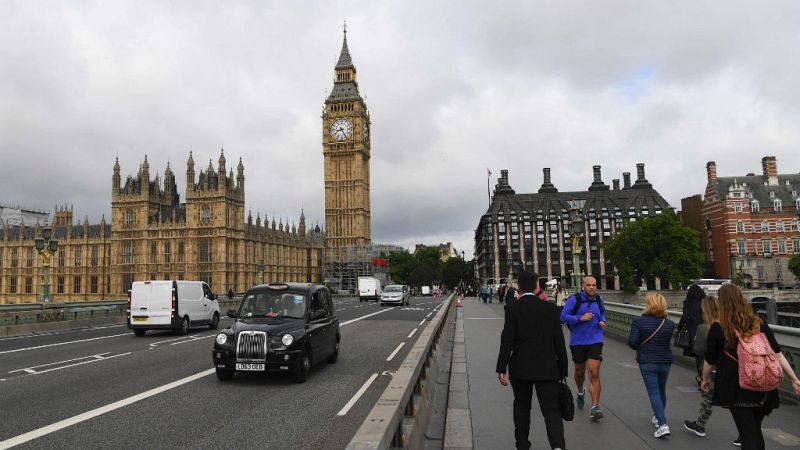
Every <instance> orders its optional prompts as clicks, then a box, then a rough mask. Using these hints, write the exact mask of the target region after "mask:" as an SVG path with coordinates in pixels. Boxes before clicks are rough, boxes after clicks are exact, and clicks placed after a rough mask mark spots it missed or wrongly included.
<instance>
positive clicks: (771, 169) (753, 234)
mask: <svg viewBox="0 0 800 450" xmlns="http://www.w3.org/2000/svg"><path fill="white" fill-rule="evenodd" d="M761 166H762V167H761V168H762V173H761V174H760V175H755V174H753V173H748V174H746V175H740V176H733V177H718V176H717V164H716V163H715V162H714V161H709V162H708V163H707V164H706V174H707V179H708V184H707V185H706V191H705V196H704V198H703V207H702V217H703V225H704V231H703V234H702V236H703V246H704V249H705V252H706V261H708V265H709V266H710V267H713V271H714V275H715V276H716V277H719V278H728V279H733V278H735V276H736V274H737V273H738V274H741V277H742V278H743V279H742V281H743V282H744V283H745V285H747V286H750V287H754V288H755V287H771V286H779V287H783V286H796V285H797V284H798V283H799V282H800V280H797V279H796V278H795V277H794V275H792V274H791V272H789V270H788V266H789V259H790V258H791V257H792V255H794V254H796V253H800V195H798V193H800V175H798V174H796V173H790V174H778V166H777V161H776V159H775V157H774V156H765V157H764V158H762V159H761Z"/></svg>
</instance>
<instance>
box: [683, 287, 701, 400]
mask: <svg viewBox="0 0 800 450" xmlns="http://www.w3.org/2000/svg"><path fill="white" fill-rule="evenodd" d="M705 296H706V293H705V291H703V288H701V287H700V286H698V285H696V284H693V285H691V286H689V290H688V291H687V292H686V300H684V301H683V314H681V320H680V321H679V322H678V328H681V327H684V326H685V327H686V328H687V329H688V330H689V346H688V347H684V348H683V356H692V357H694V362H695V365H696V369H697V375H696V376H695V378H694V379H695V381H696V382H697V386H700V381H701V377H702V375H703V355H698V354H697V353H695V352H694V351H693V350H692V344H693V343H694V341H695V336H696V335H697V327H699V326H700V324H701V323H703V312H702V308H701V302H702V301H703V298H704V297H705Z"/></svg>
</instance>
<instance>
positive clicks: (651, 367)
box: [628, 294, 675, 438]
mask: <svg viewBox="0 0 800 450" xmlns="http://www.w3.org/2000/svg"><path fill="white" fill-rule="evenodd" d="M674 328H675V323H674V322H673V321H671V320H669V319H667V300H666V299H665V298H664V296H663V295H661V294H647V297H645V300H644V312H643V313H642V317H639V318H638V319H635V320H634V321H633V323H632V324H631V334H630V336H628V345H629V346H630V347H631V348H632V349H634V350H636V352H635V354H634V358H635V359H636V362H638V363H639V370H640V371H641V373H642V379H643V380H644V386H645V388H647V395H648V397H650V406H651V407H652V408H653V414H654V415H653V418H652V420H651V422H652V423H653V425H654V426H655V427H656V431H655V433H654V434H653V436H655V437H657V438H663V437H666V436H669V434H670V431H669V425H667V417H666V415H665V413H664V410H665V408H666V406H667V377H668V376H669V370H670V368H671V367H672V332H673V329H674Z"/></svg>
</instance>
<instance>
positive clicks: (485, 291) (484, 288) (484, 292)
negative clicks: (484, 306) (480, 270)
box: [481, 283, 489, 303]
mask: <svg viewBox="0 0 800 450" xmlns="http://www.w3.org/2000/svg"><path fill="white" fill-rule="evenodd" d="M488 298H489V286H487V285H486V283H484V284H483V285H482V286H481V300H483V303H486V300H488Z"/></svg>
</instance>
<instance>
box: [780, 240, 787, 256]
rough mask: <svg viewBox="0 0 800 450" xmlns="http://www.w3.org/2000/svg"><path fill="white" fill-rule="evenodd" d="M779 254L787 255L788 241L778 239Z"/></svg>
mask: <svg viewBox="0 0 800 450" xmlns="http://www.w3.org/2000/svg"><path fill="white" fill-rule="evenodd" d="M778 253H786V241H785V240H784V239H778Z"/></svg>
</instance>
